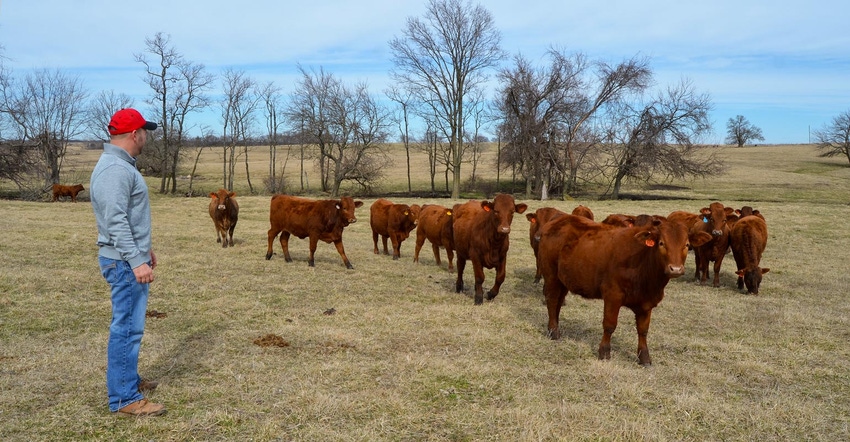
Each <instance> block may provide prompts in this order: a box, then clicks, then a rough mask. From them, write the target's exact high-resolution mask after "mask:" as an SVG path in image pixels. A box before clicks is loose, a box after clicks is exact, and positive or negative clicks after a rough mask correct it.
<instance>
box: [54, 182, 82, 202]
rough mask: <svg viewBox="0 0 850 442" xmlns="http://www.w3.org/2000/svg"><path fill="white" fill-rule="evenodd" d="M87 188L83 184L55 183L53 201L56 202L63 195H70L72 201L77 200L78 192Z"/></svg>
mask: <svg viewBox="0 0 850 442" xmlns="http://www.w3.org/2000/svg"><path fill="white" fill-rule="evenodd" d="M84 190H86V189H85V188H84V187H83V185H82V184H74V185H73V186H63V185H62V184H54V185H53V202H56V200H58V199H59V198H61V197H63V196H70V197H71V202H74V203H76V202H77V194H78V193H80V192H82V191H84Z"/></svg>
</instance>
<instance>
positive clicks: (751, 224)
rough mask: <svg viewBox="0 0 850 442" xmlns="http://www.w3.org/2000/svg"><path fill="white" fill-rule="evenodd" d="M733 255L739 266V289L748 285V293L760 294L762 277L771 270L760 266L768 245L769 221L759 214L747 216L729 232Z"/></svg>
mask: <svg viewBox="0 0 850 442" xmlns="http://www.w3.org/2000/svg"><path fill="white" fill-rule="evenodd" d="M729 243H730V244H731V246H732V256H733V257H734V258H735V264H737V266H738V271H737V272H735V273H736V274H737V275H738V290H741V289H743V288H744V285H746V286H747V293H752V294H754V295H758V294H759V285H761V277H762V275H763V274H765V273H767V272H769V271H770V269H768V268H762V267H759V263H760V262H761V255H762V253H763V252H764V248H765V246H767V223H765V222H764V219H762V218H760V217H759V216H752V215H750V216H745V217H742V218H741V219H739V220H738V222H736V223H735V225H734V226H732V230H731V231H730V232H729Z"/></svg>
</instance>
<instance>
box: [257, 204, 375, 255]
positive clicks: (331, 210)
mask: <svg viewBox="0 0 850 442" xmlns="http://www.w3.org/2000/svg"><path fill="white" fill-rule="evenodd" d="M362 205H363V201H354V200H353V199H352V198H351V197H350V196H344V197H342V198H340V199H338V200H312V199H307V198H299V197H295V196H289V195H275V196H273V197H272V201H271V209H270V213H269V221H270V223H271V228H270V229H269V232H268V238H269V247H268V250H267V251H266V259H271V258H272V252H273V249H272V246H273V244H274V239H275V237H276V236H277V234H278V233H280V246H281V248H283V256H284V259H285V260H286V262H292V258H291V257H290V256H289V236H290V235H295V236H296V237H298V238H300V239H304V238H306V237H310V258H309V259H308V260H307V264H308V265H309V266H310V267H315V261H314V255H315V253H316V245H317V244H318V243H319V240H322V241H324V242H326V243H328V244H330V243H333V244H334V245H335V246H336V250H337V252H339V256H340V257H342V262H343V264H345V267H346V268H349V269H353V268H354V266H352V265H351V261H349V260H348V257H347V256H346V255H345V247H343V245H342V230H343V228H345V227H347V226H348V225H349V224H352V223H354V222H357V218H356V217H355V216H354V209H356V208H357V207H360V206H362Z"/></svg>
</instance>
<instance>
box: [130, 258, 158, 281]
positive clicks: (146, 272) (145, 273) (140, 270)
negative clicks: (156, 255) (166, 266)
mask: <svg viewBox="0 0 850 442" xmlns="http://www.w3.org/2000/svg"><path fill="white" fill-rule="evenodd" d="M133 274H134V275H136V282H138V283H139V284H150V283H152V282H153V269H152V268H151V266H149V265H148V264H147V263H144V264H142V265H140V266H138V267H136V268H135V269H133Z"/></svg>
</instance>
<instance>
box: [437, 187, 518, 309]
mask: <svg viewBox="0 0 850 442" xmlns="http://www.w3.org/2000/svg"><path fill="white" fill-rule="evenodd" d="M526 208H528V206H527V205H525V204H524V203H520V204H516V202H515V201H514V197H512V196H511V195H508V194H503V193H500V194H498V195H496V197H495V198H493V201H492V202H490V201H475V200H471V201H469V202H467V203H465V204H455V206H454V208H453V209H452V214H453V215H452V216H453V218H454V221H453V222H452V230H453V232H454V247H455V252H456V253H457V282H456V283H455V291H456V292H457V293H460V292H462V291H463V270H464V268H465V267H466V261H467V260H469V261H472V269H473V271H474V273H475V297H474V299H475V305H481V304H483V303H484V289H483V287H482V285H483V284H484V269H485V268H488V269H496V280H495V282H494V283H493V287H492V288H491V289H490V290H489V291H488V292H487V299H488V300H492V299H493V298H495V297H496V296H497V295H498V294H499V288H500V287H501V286H502V283H503V282H504V281H505V265H506V263H507V254H508V248H509V247H510V239H509V235H510V233H511V222H512V221H513V219H514V213H523V212H525V209H526Z"/></svg>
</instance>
